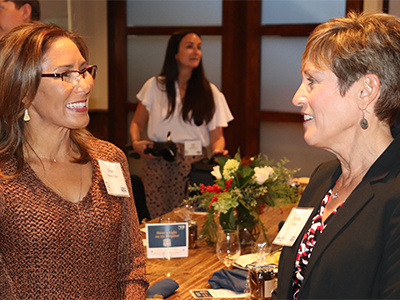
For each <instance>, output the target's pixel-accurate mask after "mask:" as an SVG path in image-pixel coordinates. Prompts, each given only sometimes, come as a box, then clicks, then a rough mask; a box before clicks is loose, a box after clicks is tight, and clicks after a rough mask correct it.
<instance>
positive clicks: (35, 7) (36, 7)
mask: <svg viewBox="0 0 400 300" xmlns="http://www.w3.org/2000/svg"><path fill="white" fill-rule="evenodd" d="M6 1H11V2H14V3H15V6H16V7H17V8H21V6H22V5H24V4H29V5H30V6H31V8H32V12H31V20H32V21H40V3H39V1H38V0H32V1H18V0H16V1H14V0H6Z"/></svg>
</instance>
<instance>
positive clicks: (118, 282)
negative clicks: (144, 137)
mask: <svg viewBox="0 0 400 300" xmlns="http://www.w3.org/2000/svg"><path fill="white" fill-rule="evenodd" d="M88 143H89V142H88ZM90 143H91V144H92V145H93V147H94V148H95V149H96V153H95V154H94V155H92V166H93V178H92V184H91V186H90V189H89V192H88V194H87V195H86V196H85V197H84V198H83V199H82V201H81V202H79V203H77V204H74V203H72V202H70V201H68V200H65V199H63V198H62V197H60V196H59V195H58V194H57V193H55V192H54V191H53V190H52V189H50V188H49V187H47V186H46V185H45V184H44V183H43V182H42V181H41V180H40V179H39V178H38V176H36V174H35V173H34V171H33V170H32V169H31V168H30V166H29V165H28V164H25V166H24V169H23V172H22V174H21V175H20V176H18V177H16V178H14V179H12V180H5V179H4V178H0V299H2V300H8V299H96V300H97V299H100V300H103V299H104V300H105V299H134V300H138V299H145V291H146V289H147V287H148V282H147V280H146V278H145V259H146V258H145V252H144V247H143V243H142V237H141V233H140V230H139V225H138V220H137V215H136V209H135V205H134V201H133V198H132V197H116V196H111V195H109V194H108V193H107V190H106V187H105V185H104V182H103V178H102V176H101V172H100V168H99V165H98V161H97V158H101V159H102V160H106V161H112V162H120V163H121V166H122V169H123V171H124V175H125V180H126V182H127V185H128V187H129V191H130V195H132V188H131V183H130V176H129V170H128V164H127V161H126V157H125V155H124V153H123V152H122V151H121V150H120V149H118V148H117V147H115V146H113V145H112V144H110V143H107V142H104V141H100V140H94V141H90ZM15 166H16V161H15V160H14V159H13V160H10V161H9V162H8V163H7V164H6V166H5V167H4V168H3V169H2V170H3V172H4V173H5V174H8V173H9V172H10V171H11V170H14V169H15Z"/></svg>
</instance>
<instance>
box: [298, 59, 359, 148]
mask: <svg viewBox="0 0 400 300" xmlns="http://www.w3.org/2000/svg"><path fill="white" fill-rule="evenodd" d="M302 78H303V80H302V84H301V85H300V87H299V89H298V90H297V92H296V94H295V95H294V97H293V101H292V102H293V104H294V105H296V106H299V107H301V114H302V115H303V116H304V122H303V126H304V139H305V141H306V143H307V144H308V145H310V146H315V147H319V148H323V149H328V150H329V149H331V148H332V147H334V146H335V145H336V144H337V145H340V144H341V143H343V142H345V141H348V140H349V139H351V138H354V135H355V133H356V132H357V131H358V130H360V125H359V121H360V120H361V117H362V112H361V110H360V109H359V102H358V95H359V92H360V87H361V85H360V82H359V81H357V82H355V83H354V84H353V85H352V86H351V87H350V88H349V90H348V91H347V93H346V94H345V95H344V96H342V95H341V94H340V91H339V86H338V79H337V77H336V75H335V74H334V73H333V72H332V71H330V70H321V69H318V68H316V67H315V66H314V65H313V64H312V63H310V62H307V63H306V65H305V67H304V70H303V72H302Z"/></svg>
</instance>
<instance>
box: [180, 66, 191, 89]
mask: <svg viewBox="0 0 400 300" xmlns="http://www.w3.org/2000/svg"><path fill="white" fill-rule="evenodd" d="M190 76H192V69H190V70H189V69H183V70H179V75H178V85H179V87H180V88H182V87H184V88H185V90H186V86H187V83H188V81H189V79H190Z"/></svg>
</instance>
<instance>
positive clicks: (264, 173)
mask: <svg viewBox="0 0 400 300" xmlns="http://www.w3.org/2000/svg"><path fill="white" fill-rule="evenodd" d="M274 174H275V172H274V169H272V168H271V167H263V168H259V167H255V168H254V178H255V180H256V181H257V183H258V184H263V183H264V182H265V181H266V180H267V179H268V178H269V177H271V176H273V175H274Z"/></svg>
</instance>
